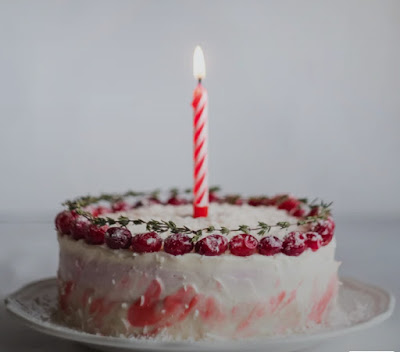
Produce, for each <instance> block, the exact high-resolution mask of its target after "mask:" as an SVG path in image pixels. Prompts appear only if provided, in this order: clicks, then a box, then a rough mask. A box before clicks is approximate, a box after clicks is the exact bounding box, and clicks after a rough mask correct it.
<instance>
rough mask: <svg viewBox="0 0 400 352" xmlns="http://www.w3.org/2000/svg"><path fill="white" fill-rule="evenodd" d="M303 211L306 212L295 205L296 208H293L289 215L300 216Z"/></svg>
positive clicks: (302, 214)
mask: <svg viewBox="0 0 400 352" xmlns="http://www.w3.org/2000/svg"><path fill="white" fill-rule="evenodd" d="M305 213H306V212H305V210H304V209H303V208H301V207H297V208H296V209H294V210H292V211H291V212H290V214H291V215H293V216H296V217H298V218H301V217H302V216H304V214H305Z"/></svg>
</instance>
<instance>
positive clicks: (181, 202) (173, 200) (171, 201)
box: [167, 197, 188, 205]
mask: <svg viewBox="0 0 400 352" xmlns="http://www.w3.org/2000/svg"><path fill="white" fill-rule="evenodd" d="M187 203H188V201H187V200H186V199H183V198H178V197H171V198H169V199H168V200H167V204H169V205H184V204H187Z"/></svg>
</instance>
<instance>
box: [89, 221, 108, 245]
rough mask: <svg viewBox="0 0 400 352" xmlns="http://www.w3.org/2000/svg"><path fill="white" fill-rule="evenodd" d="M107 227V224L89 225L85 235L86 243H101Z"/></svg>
mask: <svg viewBox="0 0 400 352" xmlns="http://www.w3.org/2000/svg"><path fill="white" fill-rule="evenodd" d="M107 229H108V226H107V225H104V226H96V225H90V226H89V231H88V232H87V233H86V235H85V242H86V243H88V244H103V243H104V236H105V234H106V231H107Z"/></svg>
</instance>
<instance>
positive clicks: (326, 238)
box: [312, 218, 335, 246]
mask: <svg viewBox="0 0 400 352" xmlns="http://www.w3.org/2000/svg"><path fill="white" fill-rule="evenodd" d="M312 231H314V232H317V233H319V234H320V235H321V237H322V245H323V246H326V245H327V244H328V243H329V242H331V241H332V238H333V234H334V231H335V223H334V221H333V219H332V218H328V219H326V220H322V221H319V222H318V223H317V224H316V225H315V226H313V229H312Z"/></svg>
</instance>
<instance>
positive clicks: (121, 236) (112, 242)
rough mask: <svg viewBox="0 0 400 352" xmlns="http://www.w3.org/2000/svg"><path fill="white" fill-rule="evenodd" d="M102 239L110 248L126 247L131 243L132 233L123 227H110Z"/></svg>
mask: <svg viewBox="0 0 400 352" xmlns="http://www.w3.org/2000/svg"><path fill="white" fill-rule="evenodd" d="M104 239H105V242H106V244H107V246H108V247H110V248H112V249H126V248H129V247H130V245H131V240H132V234H131V232H130V231H129V230H128V229H127V228H124V227H110V228H109V229H108V230H107V231H106V234H105V236H104Z"/></svg>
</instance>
